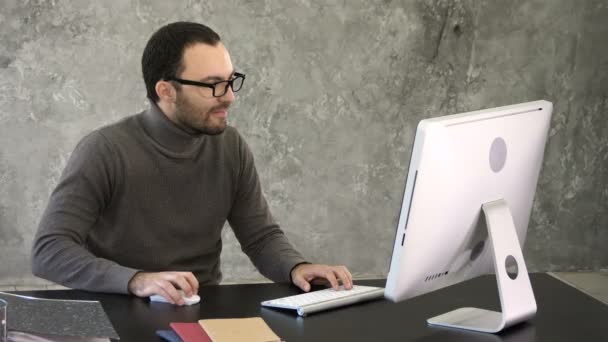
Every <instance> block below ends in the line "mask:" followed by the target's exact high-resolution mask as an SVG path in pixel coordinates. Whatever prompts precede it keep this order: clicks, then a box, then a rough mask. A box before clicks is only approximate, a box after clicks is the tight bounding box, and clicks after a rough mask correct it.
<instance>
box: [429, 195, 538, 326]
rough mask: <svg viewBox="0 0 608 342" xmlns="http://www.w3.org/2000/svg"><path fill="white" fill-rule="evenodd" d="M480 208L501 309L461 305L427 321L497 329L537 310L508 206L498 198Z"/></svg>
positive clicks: (528, 316)
mask: <svg viewBox="0 0 608 342" xmlns="http://www.w3.org/2000/svg"><path fill="white" fill-rule="evenodd" d="M482 209H483V212H484V214H485V217H486V223H487V227H488V235H489V240H490V244H491V247H492V249H493V251H494V270H495V272H496V282H497V283H498V294H499V295H500V305H501V308H502V312H496V311H490V310H484V309H478V308H460V309H456V310H454V311H450V312H447V313H444V314H442V315H439V316H435V317H432V318H429V319H428V320H427V322H428V323H429V324H430V325H436V326H443V327H449V328H458V329H467V330H474V331H480V332H486V333H497V332H499V331H501V330H503V329H505V328H507V327H510V326H512V325H514V324H517V323H520V322H523V321H526V320H528V319H530V318H532V317H534V315H535V314H536V300H535V299H534V293H533V292H532V286H531V285H530V278H529V277H528V269H527V268H526V264H525V262H524V257H523V254H522V251H521V246H520V245H519V240H518V239H517V231H516V230H515V225H514V223H513V217H512V216H511V211H510V210H509V206H508V205H507V203H506V202H505V201H504V200H502V199H501V200H497V201H493V202H488V203H484V204H483V205H482Z"/></svg>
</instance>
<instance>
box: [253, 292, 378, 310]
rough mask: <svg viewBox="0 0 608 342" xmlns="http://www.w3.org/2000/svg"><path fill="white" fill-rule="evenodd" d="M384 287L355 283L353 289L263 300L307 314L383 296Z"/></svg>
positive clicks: (265, 302) (270, 305)
mask: <svg viewBox="0 0 608 342" xmlns="http://www.w3.org/2000/svg"><path fill="white" fill-rule="evenodd" d="M383 296H384V288H382V287H372V286H359V285H354V286H353V288H352V289H351V290H344V288H343V287H340V290H339V291H336V290H334V289H332V288H328V289H324V290H319V291H313V292H308V293H303V294H299V295H295V296H289V297H283V298H277V299H273V300H267V301H264V302H262V306H267V307H274V308H282V309H293V310H297V312H298V315H300V316H306V315H309V314H312V313H315V312H318V311H322V310H327V309H332V308H336V307H340V306H344V305H350V304H354V303H358V302H362V301H366V300H371V299H376V298H381V297H383Z"/></svg>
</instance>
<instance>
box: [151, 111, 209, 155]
mask: <svg viewBox="0 0 608 342" xmlns="http://www.w3.org/2000/svg"><path fill="white" fill-rule="evenodd" d="M140 118H141V119H140V122H141V124H142V126H143V128H144V130H145V131H146V133H147V135H148V136H149V137H150V138H151V139H152V140H153V142H154V143H155V145H156V146H157V147H158V148H160V149H161V150H163V151H164V152H166V153H168V154H170V155H172V156H174V157H177V158H190V157H192V156H193V155H194V153H196V152H198V150H199V147H200V145H201V144H202V143H203V141H204V140H205V137H206V135H205V134H202V133H201V134H191V133H188V132H186V131H185V130H184V129H182V128H181V127H179V126H178V125H176V124H175V123H174V122H172V121H171V120H169V118H168V117H167V116H166V115H165V114H164V113H163V112H162V110H161V109H160V108H159V107H158V105H156V103H154V102H152V101H150V107H149V108H148V109H147V110H146V111H144V112H143V113H142V114H141V115H140Z"/></svg>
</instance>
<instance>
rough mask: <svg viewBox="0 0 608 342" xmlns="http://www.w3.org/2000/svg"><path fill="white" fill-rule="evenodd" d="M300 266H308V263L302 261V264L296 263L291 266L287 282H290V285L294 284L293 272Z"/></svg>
mask: <svg viewBox="0 0 608 342" xmlns="http://www.w3.org/2000/svg"><path fill="white" fill-rule="evenodd" d="M302 265H310V262H308V261H303V262H299V263H297V264H295V265H293V267H292V268H291V271H289V282H290V283H291V284H294V282H293V273H294V272H295V270H296V269H297V268H298V267H300V266H302Z"/></svg>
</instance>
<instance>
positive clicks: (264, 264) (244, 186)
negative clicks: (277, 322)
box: [228, 138, 306, 282]
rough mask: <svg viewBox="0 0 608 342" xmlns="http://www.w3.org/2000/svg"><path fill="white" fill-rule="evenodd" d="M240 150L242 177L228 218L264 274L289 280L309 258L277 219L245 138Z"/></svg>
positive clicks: (277, 280) (241, 140)
mask: <svg viewBox="0 0 608 342" xmlns="http://www.w3.org/2000/svg"><path fill="white" fill-rule="evenodd" d="M239 153H240V172H239V180H238V185H237V191H236V197H235V200H234V203H233V205H232V208H231V211H230V213H229V215H228V222H229V223H230V226H231V227H232V229H233V231H234V234H235V236H236V238H237V239H238V240H239V243H240V244H241V249H242V250H243V252H245V254H247V256H248V257H249V258H250V259H251V261H252V262H253V264H254V265H255V267H256V268H257V269H258V270H259V271H260V273H262V275H264V276H265V277H267V278H269V279H270V280H272V281H275V282H289V281H290V280H291V274H290V273H291V270H292V268H293V267H294V266H296V265H297V264H301V263H304V262H306V261H305V259H304V257H303V256H302V255H301V254H300V253H299V252H298V251H297V250H296V249H295V248H294V247H293V246H292V244H291V243H290V242H289V241H288V240H287V237H286V236H285V234H284V233H283V231H282V230H281V228H280V227H279V225H278V224H277V223H276V222H275V221H274V218H273V217H272V215H271V213H270V209H269V207H268V204H267V202H266V199H265V198H264V194H263V193H262V189H261V185H260V180H259V177H258V173H257V171H256V168H255V165H254V159H253V154H252V153H251V150H250V149H249V147H248V146H247V144H246V143H245V141H244V140H243V139H242V138H240V139H239Z"/></svg>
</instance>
